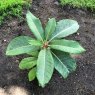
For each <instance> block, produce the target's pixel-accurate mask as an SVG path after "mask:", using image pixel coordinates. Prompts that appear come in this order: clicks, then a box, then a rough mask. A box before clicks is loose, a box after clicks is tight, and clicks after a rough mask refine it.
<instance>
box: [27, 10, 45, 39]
mask: <svg viewBox="0 0 95 95" xmlns="http://www.w3.org/2000/svg"><path fill="white" fill-rule="evenodd" d="M26 19H27V23H28V26H29V27H30V29H31V32H33V34H34V35H35V37H36V38H37V39H38V40H41V41H43V39H44V30H43V28H42V24H41V22H40V20H39V18H36V17H35V16H34V15H33V14H32V13H31V12H30V11H28V12H27V14H26Z"/></svg>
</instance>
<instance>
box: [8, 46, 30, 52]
mask: <svg viewBox="0 0 95 95" xmlns="http://www.w3.org/2000/svg"><path fill="white" fill-rule="evenodd" d="M30 46H31V45H27V46H23V47H19V48H15V49H12V50H8V51H7V53H8V52H10V51H14V50H16V49H20V48H24V47H30ZM31 48H32V46H31Z"/></svg>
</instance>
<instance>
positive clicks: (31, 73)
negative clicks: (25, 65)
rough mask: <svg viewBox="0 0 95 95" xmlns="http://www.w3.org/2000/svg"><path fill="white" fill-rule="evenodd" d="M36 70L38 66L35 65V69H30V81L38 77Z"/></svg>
mask: <svg viewBox="0 0 95 95" xmlns="http://www.w3.org/2000/svg"><path fill="white" fill-rule="evenodd" d="M36 71H37V68H36V67H34V68H33V69H31V70H30V71H29V73H28V78H29V81H33V80H34V79H35V78H36Z"/></svg>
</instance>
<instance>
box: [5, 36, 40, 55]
mask: <svg viewBox="0 0 95 95" xmlns="http://www.w3.org/2000/svg"><path fill="white" fill-rule="evenodd" d="M29 40H32V38H30V37H27V36H19V37H16V38H14V39H13V40H12V41H11V42H10V43H9V45H8V47H7V50H6V55H19V54H23V53H28V52H30V51H34V50H38V47H35V46H32V45H30V44H29V43H28V42H29Z"/></svg>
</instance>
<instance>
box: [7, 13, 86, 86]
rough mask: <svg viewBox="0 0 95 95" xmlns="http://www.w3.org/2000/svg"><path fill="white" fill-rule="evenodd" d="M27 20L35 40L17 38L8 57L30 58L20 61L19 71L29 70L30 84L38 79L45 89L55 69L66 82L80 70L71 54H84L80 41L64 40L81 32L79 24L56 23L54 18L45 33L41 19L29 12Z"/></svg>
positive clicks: (62, 21)
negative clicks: (23, 55)
mask: <svg viewBox="0 0 95 95" xmlns="http://www.w3.org/2000/svg"><path fill="white" fill-rule="evenodd" d="M26 19H27V23H28V26H29V28H30V30H31V32H32V33H33V34H34V36H35V38H32V37H28V36H19V37H16V38H14V39H13V40H12V41H11V42H10V43H9V45H8V47H7V50H6V55H8V56H14V55H19V54H28V55H29V57H27V58H24V59H22V60H21V62H20V64H19V68H20V69H22V70H25V69H27V70H29V73H28V78H29V81H32V80H34V79H35V78H37V79H38V82H39V85H40V86H42V87H45V85H46V84H47V83H48V82H49V81H50V79H51V77H52V74H53V72H54V69H56V70H57V71H58V72H59V73H60V74H61V75H62V77H63V78H64V79H65V78H67V76H68V75H69V74H70V73H71V72H73V71H75V70H76V67H77V65H76V61H75V59H73V58H72V57H71V56H70V54H80V53H82V52H84V51H85V49H84V48H83V47H82V46H81V45H80V44H79V43H78V42H77V41H73V40H66V39H64V37H67V36H69V35H71V34H73V33H76V32H77V30H78V29H79V25H78V23H77V21H75V20H71V19H63V20H60V21H59V22H56V20H55V18H51V19H49V21H48V22H47V24H46V27H45V29H43V27H42V24H41V22H40V20H39V18H37V17H35V16H34V15H33V14H32V13H31V12H30V11H28V12H27V14H26Z"/></svg>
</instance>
